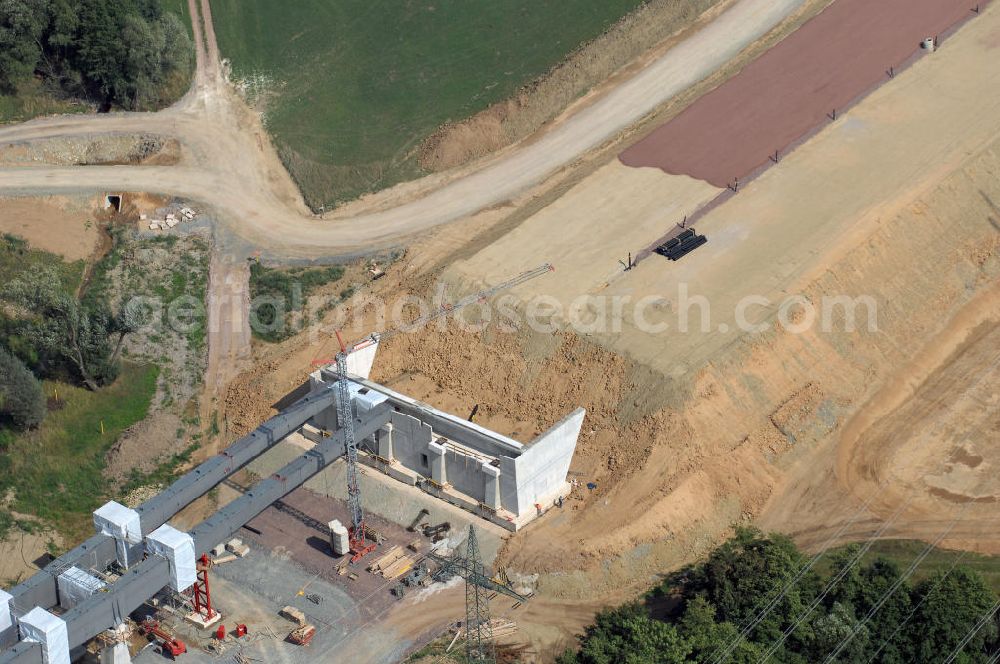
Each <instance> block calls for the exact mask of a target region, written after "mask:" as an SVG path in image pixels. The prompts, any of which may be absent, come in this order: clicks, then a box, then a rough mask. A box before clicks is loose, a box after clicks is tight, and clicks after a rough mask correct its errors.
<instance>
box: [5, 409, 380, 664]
mask: <svg viewBox="0 0 1000 664" xmlns="http://www.w3.org/2000/svg"><path fill="white" fill-rule="evenodd" d="M390 412H391V409H390V407H389V405H388V404H383V405H381V406H379V407H377V408H375V409H374V410H372V411H371V412H370V413H368V414H366V416H365V421H364V422H360V421H357V422H356V429H357V434H358V436H359V437H362V438H364V437H367V436H371V435H374V434H375V432H376V431H378V430H379V429H380V428H382V427H383V426H385V424H386V423H387V422H388V421H389V414H390ZM343 454H344V434H343V431H342V430H339V431H337V432H336V433H335V434H333V435H332V436H330V438H328V439H326V440H324V441H323V442H322V443H319V444H317V445H316V446H315V447H314V448H313V449H311V450H309V451H308V452H306V453H305V454H303V455H302V456H300V457H298V458H297V459H295V460H293V461H292V462H291V463H289V464H288V465H286V466H285V467H284V468H282V469H281V470H279V471H278V472H277V473H275V474H274V475H272V476H271V477H269V478H267V479H265V480H261V481H260V482H258V483H257V484H255V485H254V486H253V487H252V488H251V489H250V490H249V491H247V492H246V493H244V494H243V495H242V496H240V497H239V498H237V499H236V500H234V501H233V502H231V503H230V504H228V505H226V506H225V507H223V508H222V509H220V510H219V511H218V512H216V513H215V514H213V515H212V516H211V517H209V518H208V519H206V520H205V521H202V522H201V523H200V524H198V525H197V526H195V528H194V529H193V530H191V531H190V533H191V536H192V537H193V538H194V542H195V555H196V556H200V555H201V554H203V553H207V552H208V551H210V550H211V549H212V548H213V547H214V546H215V545H216V544H218V543H219V542H223V541H225V540H226V539H228V538H230V537H232V536H233V535H234V534H235V533H236V532H237V531H238V530H239V529H240V528H242V527H243V525H244V524H245V523H247V522H248V521H250V520H251V519H253V518H254V517H255V516H257V515H258V514H260V513H261V512H263V511H264V510H265V509H267V507H268V506H269V505H271V504H272V503H275V502H277V501H278V500H281V499H282V498H284V497H285V496H286V495H288V494H289V493H291V492H292V491H294V490H295V489H297V488H298V487H300V486H302V485H303V484H305V483H306V482H307V481H308V480H309V479H310V478H312V477H313V476H314V475H316V474H317V473H318V472H320V471H321V470H323V469H324V468H326V467H327V466H328V465H330V464H331V463H333V461H335V460H336V459H337V458H339V457H340V456H342V455H343ZM169 583H170V567H169V565H168V563H167V560H166V559H165V558H161V557H160V556H150V557H148V558H147V559H146V560H143V561H142V562H140V563H139V564H137V565H136V566H135V567H133V568H132V569H131V570H129V571H128V573H126V574H125V575H124V576H123V577H121V578H120V579H118V581H116V582H115V583H114V585H112V586H110V587H109V588H108V589H107V592H100V593H96V594H94V595H92V596H91V597H89V598H87V599H86V600H85V601H83V602H81V603H80V604H78V605H77V606H76V607H74V608H73V609H72V610H70V611H67V612H66V613H65V614H63V615H62V616H61V617H62V619H63V620H65V621H66V627H67V630H68V632H69V645H70V649H73V648H76V647H78V646H82V645H84V644H85V643H87V642H88V641H89V640H90V639H92V638H94V637H95V636H97V635H98V634H100V633H101V632H103V631H104V630H106V629H110V628H112V627H114V626H116V625H118V624H121V622H122V621H123V620H124V619H125V617H126V616H128V615H129V614H130V613H132V612H133V611H135V610H136V609H138V608H139V607H140V606H142V604H143V603H144V602H145V601H146V600H148V599H149V598H151V597H153V595H155V594H156V593H157V592H159V590H160V589H161V588H163V587H165V586H167V585H168V584H169ZM0 664H43V662H42V651H41V648H39V647H37V645H34V646H33V645H32V644H25V643H19V644H17V645H16V646H15V647H14V648H11V649H10V650H7V651H6V652H3V653H0Z"/></svg>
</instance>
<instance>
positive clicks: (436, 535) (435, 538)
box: [424, 521, 451, 542]
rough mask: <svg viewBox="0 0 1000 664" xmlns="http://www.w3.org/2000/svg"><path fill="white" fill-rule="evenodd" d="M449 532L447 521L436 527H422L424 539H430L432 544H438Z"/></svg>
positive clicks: (449, 526)
mask: <svg viewBox="0 0 1000 664" xmlns="http://www.w3.org/2000/svg"><path fill="white" fill-rule="evenodd" d="M450 531H451V524H450V523H449V522H447V521H443V522H441V523H439V524H438V525H436V526H432V525H429V524H427V525H425V526H424V537H429V538H431V541H432V542H440V541H441V540H443V539H444V538H445V537H447V536H448V533H449V532H450Z"/></svg>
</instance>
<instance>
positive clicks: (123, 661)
mask: <svg viewBox="0 0 1000 664" xmlns="http://www.w3.org/2000/svg"><path fill="white" fill-rule="evenodd" d="M101 664H132V656H131V655H130V654H129V652H128V646H127V645H125V644H124V643H116V644H115V645H113V646H111V647H110V648H105V649H104V650H103V651H102V652H101Z"/></svg>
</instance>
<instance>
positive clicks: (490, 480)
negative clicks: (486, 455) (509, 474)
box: [480, 462, 500, 510]
mask: <svg viewBox="0 0 1000 664" xmlns="http://www.w3.org/2000/svg"><path fill="white" fill-rule="evenodd" d="M480 469H481V470H482V473H483V478H484V482H483V495H484V498H483V504H484V505H487V506H489V507H491V508H493V509H495V510H498V509H500V469H499V468H497V467H496V466H494V465H493V464H490V463H485V462H484V463H483V464H482V465H481V466H480Z"/></svg>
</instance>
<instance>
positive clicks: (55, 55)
mask: <svg viewBox="0 0 1000 664" xmlns="http://www.w3.org/2000/svg"><path fill="white" fill-rule="evenodd" d="M191 54H192V46H191V39H190V37H189V36H188V33H187V31H186V29H185V28H184V26H183V24H182V23H181V20H180V18H179V17H178V16H177V15H175V14H173V13H170V12H164V11H163V10H162V8H161V7H160V5H159V2H158V0H0V90H2V91H3V92H5V93H8V94H10V93H15V92H16V91H17V90H18V88H19V86H20V85H21V84H22V83H23V82H24V81H25V80H26V79H28V78H30V77H33V76H38V77H41V78H42V79H44V80H45V82H46V83H47V84H48V85H49V86H50V88H53V89H57V90H59V91H61V92H62V93H64V94H66V95H70V96H74V97H79V98H82V99H88V100H92V101H95V102H97V103H99V104H101V105H103V106H105V107H108V106H111V105H115V106H120V107H122V108H127V109H143V108H149V107H151V106H153V105H156V104H157V103H158V102H159V101H160V99H161V95H162V94H163V91H164V89H165V87H166V86H167V85H168V84H169V83H170V82H171V79H172V78H174V77H177V76H182V77H185V78H186V76H187V74H188V72H189V71H190V68H191V63H192V55H191Z"/></svg>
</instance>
